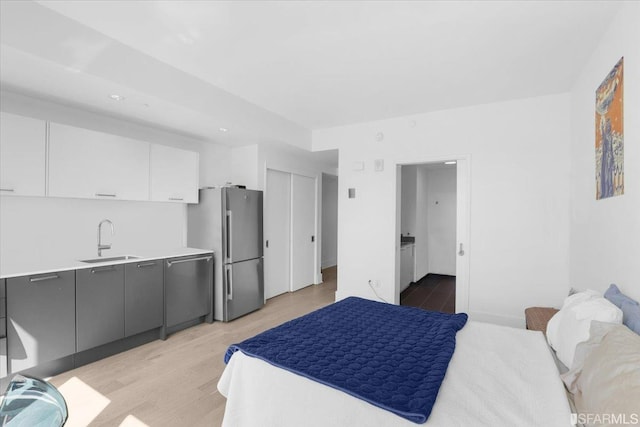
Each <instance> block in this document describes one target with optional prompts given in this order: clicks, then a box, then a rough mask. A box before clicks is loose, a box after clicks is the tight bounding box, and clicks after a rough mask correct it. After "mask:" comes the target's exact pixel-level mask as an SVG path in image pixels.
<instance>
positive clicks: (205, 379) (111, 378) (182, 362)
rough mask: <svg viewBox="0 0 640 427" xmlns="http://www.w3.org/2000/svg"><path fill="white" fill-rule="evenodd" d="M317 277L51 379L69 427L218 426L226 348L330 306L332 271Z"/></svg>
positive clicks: (334, 271) (332, 298)
mask: <svg viewBox="0 0 640 427" xmlns="http://www.w3.org/2000/svg"><path fill="white" fill-rule="evenodd" d="M323 278H324V283H323V284H321V285H315V286H309V287H307V288H304V289H302V290H300V291H297V292H294V293H289V294H284V295H280V296H277V297H275V298H272V299H270V300H268V301H267V304H266V305H265V306H264V308H262V309H261V310H259V311H256V312H254V313H251V314H249V315H247V316H244V317H242V318H240V319H236V320H234V321H233V322H230V323H222V322H214V323H213V324H200V325H198V326H194V327H192V328H189V329H186V330H184V331H181V332H178V333H175V334H173V335H170V336H169V338H168V339H167V340H166V341H154V342H151V343H149V344H146V345H143V346H140V347H137V348H135V349H132V350H129V351H127V352H124V353H121V354H118V355H115V356H112V357H109V358H106V359H103V360H100V361H98V362H95V363H92V364H90V365H86V366H83V367H80V368H78V369H74V370H72V371H69V372H65V373H63V374H60V375H58V376H56V377H53V378H51V380H50V382H51V383H52V384H53V385H55V386H56V387H58V389H59V390H60V391H61V392H62V394H63V395H64V397H65V400H66V401H67V405H68V407H69V421H68V422H67V426H69V427H71V426H86V425H91V426H136V427H143V426H153V427H155V426H172V427H175V426H193V427H195V426H208V427H210V426H219V425H220V424H221V422H222V416H223V413H224V405H225V398H224V397H223V396H221V395H220V393H218V390H217V388H216V385H217V382H218V379H219V378H220V375H221V374H222V370H223V369H224V362H223V356H224V353H225V351H226V349H227V347H228V346H229V345H230V344H233V343H236V342H239V341H242V340H244V339H245V338H248V337H250V336H253V335H255V334H257V333H259V332H262V331H264V330H266V329H268V328H271V327H273V326H276V325H278V324H280V323H283V322H285V321H287V320H290V319H293V318H295V317H298V316H301V315H303V314H306V313H308V312H310V311H313V310H315V309H317V308H320V307H323V306H325V305H328V304H330V303H332V302H333V301H334V297H335V291H336V268H335V267H334V268H331V269H326V270H324V271H323Z"/></svg>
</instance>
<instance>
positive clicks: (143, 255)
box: [0, 248, 213, 279]
mask: <svg viewBox="0 0 640 427" xmlns="http://www.w3.org/2000/svg"><path fill="white" fill-rule="evenodd" d="M212 252H213V251H211V250H207V249H194V248H177V249H170V250H166V249H164V250H145V251H132V252H113V253H112V252H111V251H106V252H105V253H104V254H103V258H112V257H117V256H122V255H133V256H135V257H137V258H135V259H127V260H121V261H107V262H99V263H86V262H81V261H79V260H81V259H93V258H98V257H97V256H95V255H93V256H92V255H89V256H84V257H82V256H80V257H77V258H76V259H73V258H69V257H58V256H56V255H55V254H51V257H47V258H46V259H42V258H40V257H34V258H29V256H24V257H20V258H19V259H13V260H9V259H6V258H8V257H5V256H2V257H1V259H0V279H8V278H11V277H20V276H32V275H35V274H44V273H53V272H56V271H69V270H80V269H83V268H92V267H99V266H103V265H114V264H128V263H131V262H142V261H150V260H154V259H164V258H175V257H182V256H189V255H200V254H210V253H212Z"/></svg>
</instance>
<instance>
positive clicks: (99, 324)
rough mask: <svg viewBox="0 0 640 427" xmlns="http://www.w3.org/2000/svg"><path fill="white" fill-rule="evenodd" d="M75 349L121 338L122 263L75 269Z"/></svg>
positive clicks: (122, 306)
mask: <svg viewBox="0 0 640 427" xmlns="http://www.w3.org/2000/svg"><path fill="white" fill-rule="evenodd" d="M76 323H77V327H76V340H77V348H78V351H84V350H88V349H90V348H94V347H97V346H99V345H102V344H107V343H110V342H112V341H116V340H118V339H120V338H124V265H122V264H120V265H110V266H104V267H94V268H86V269H82V270H77V271H76Z"/></svg>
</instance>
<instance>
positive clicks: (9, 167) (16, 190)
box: [0, 113, 46, 196]
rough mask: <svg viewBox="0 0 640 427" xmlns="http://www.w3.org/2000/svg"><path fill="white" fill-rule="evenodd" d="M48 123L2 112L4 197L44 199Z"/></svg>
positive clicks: (0, 136)
mask: <svg viewBox="0 0 640 427" xmlns="http://www.w3.org/2000/svg"><path fill="white" fill-rule="evenodd" d="M45 153H46V123H45V122H44V121H43V120H37V119H32V118H29V117H22V116H16V115H13V114H8V113H0V195H3V196H44V195H45V183H46V178H45V159H46V155H45Z"/></svg>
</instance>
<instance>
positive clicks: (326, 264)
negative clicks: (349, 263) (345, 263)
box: [320, 258, 338, 269]
mask: <svg viewBox="0 0 640 427" xmlns="http://www.w3.org/2000/svg"><path fill="white" fill-rule="evenodd" d="M320 265H321V266H322V267H321V268H322V269H325V268H329V267H335V266H336V265H338V260H337V258H333V259H324V260H322V262H321V263H320Z"/></svg>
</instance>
